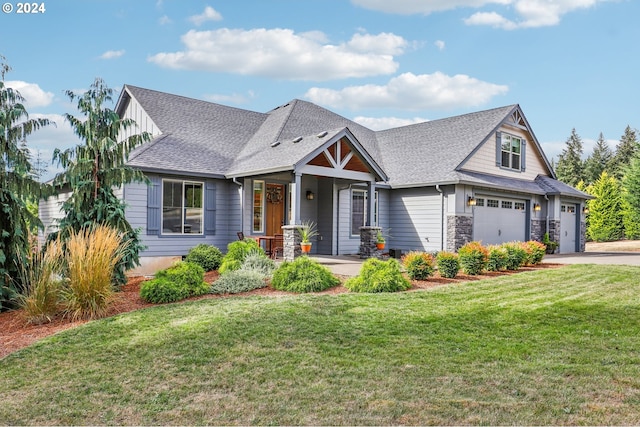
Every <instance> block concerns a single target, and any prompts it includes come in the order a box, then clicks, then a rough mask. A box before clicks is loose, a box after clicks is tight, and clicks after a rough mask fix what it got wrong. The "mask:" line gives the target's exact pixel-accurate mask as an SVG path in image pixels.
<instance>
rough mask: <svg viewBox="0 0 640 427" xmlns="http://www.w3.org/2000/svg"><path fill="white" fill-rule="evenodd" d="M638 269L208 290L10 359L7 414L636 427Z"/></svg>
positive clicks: (0, 395) (29, 419)
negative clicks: (273, 292) (354, 287)
mask: <svg viewBox="0 0 640 427" xmlns="http://www.w3.org/2000/svg"><path fill="white" fill-rule="evenodd" d="M639 274H640V268H637V267H627V266H599V267H598V268H597V269H596V268H593V266H579V265H577V266H565V267H562V268H553V269H542V270H537V271H531V272H523V273H519V274H513V275H505V276H501V277H496V278H493V279H490V280H482V281H475V282H468V283H462V284H461V283H454V284H450V285H445V286H440V287H435V288H432V289H427V290H419V291H416V292H405V293H397V294H329V295H304V296H290V295H281V296H278V297H275V298H274V297H263V296H253V297H233V298H223V299H205V300H200V301H195V302H188V303H183V304H173V305H165V306H159V307H153V308H149V309H145V310H140V311H136V312H132V313H128V314H124V315H120V316H115V317H111V318H107V319H103V320H100V321H95V322H90V323H88V324H86V325H82V326H80V327H78V328H75V329H72V330H68V331H65V332H62V333H60V334H57V335H54V336H52V337H49V338H46V339H44V340H42V341H40V342H38V343H37V344H35V345H33V346H31V347H29V348H26V349H24V350H21V351H18V352H16V353H13V354H10V355H9V356H7V357H5V358H4V359H1V360H0V400H1V401H2V402H3V404H2V405H1V406H0V422H1V423H2V424H138V425H140V424H181V425H186V424H245V425H246V424H325V425H329V424H331V425H338V424H341V425H344V424H349V425H353V424H385V425H389V424H537V425H541V424H590V425H594V424H639V423H640V411H638V407H639V406H640V349H639V347H638V336H640V288H639V287H638V286H637V277H638V275H639Z"/></svg>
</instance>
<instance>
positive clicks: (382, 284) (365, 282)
mask: <svg viewBox="0 0 640 427" xmlns="http://www.w3.org/2000/svg"><path fill="white" fill-rule="evenodd" d="M344 286H345V287H346V288H347V289H349V290H350V291H351V292H397V291H405V290H407V289H409V288H410V287H411V282H409V281H408V280H407V279H406V278H405V277H404V276H403V275H402V272H401V271H400V263H399V262H398V261H397V260H396V259H393V258H392V259H389V260H388V261H381V260H379V259H377V258H369V259H368V260H366V261H365V263H364V264H363V265H362V268H361V269H360V274H359V275H358V276H356V277H352V278H350V279H349V280H347V282H346V283H345V285H344Z"/></svg>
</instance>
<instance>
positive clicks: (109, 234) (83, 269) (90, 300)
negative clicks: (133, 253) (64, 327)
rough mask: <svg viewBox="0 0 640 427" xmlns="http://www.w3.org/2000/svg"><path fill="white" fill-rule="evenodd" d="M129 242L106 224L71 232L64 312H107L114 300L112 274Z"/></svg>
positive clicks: (77, 315)
mask: <svg viewBox="0 0 640 427" xmlns="http://www.w3.org/2000/svg"><path fill="white" fill-rule="evenodd" d="M126 246H127V244H126V243H122V242H121V237H120V234H119V232H118V231H117V230H115V229H113V228H110V227H108V226H106V225H97V226H90V227H84V228H83V229H82V230H80V231H78V232H76V231H71V233H70V236H69V239H68V240H67V248H66V251H67V252H66V260H65V261H66V265H67V276H68V287H67V288H66V289H65V291H64V293H63V294H64V295H63V296H64V299H65V303H66V307H65V314H66V315H69V316H71V317H72V318H73V319H74V320H77V319H95V318H98V317H102V316H104V315H105V314H106V313H107V309H108V306H109V303H110V302H111V300H112V299H113V288H112V282H113V278H114V277H113V273H114V269H115V266H116V264H118V263H119V262H120V259H121V258H122V256H123V251H124V250H126Z"/></svg>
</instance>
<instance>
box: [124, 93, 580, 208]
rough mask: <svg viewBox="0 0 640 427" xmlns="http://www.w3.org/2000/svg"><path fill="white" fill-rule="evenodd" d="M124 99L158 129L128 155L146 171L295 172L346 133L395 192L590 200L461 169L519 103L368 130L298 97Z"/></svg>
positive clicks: (548, 183) (557, 187)
mask: <svg viewBox="0 0 640 427" xmlns="http://www.w3.org/2000/svg"><path fill="white" fill-rule="evenodd" d="M127 96H131V97H133V98H135V99H136V100H137V101H138V102H139V103H140V105H141V106H142V108H143V109H144V110H145V112H146V113H147V114H148V115H149V117H150V119H151V120H153V122H154V123H155V124H156V125H157V127H158V128H159V130H160V131H161V132H162V134H161V135H160V136H158V137H156V138H155V139H154V140H153V141H151V142H150V143H147V144H145V145H143V146H142V147H139V148H138V149H136V150H135V151H134V152H133V153H132V155H131V156H130V159H129V164H130V165H131V166H134V167H138V168H141V169H143V170H147V171H159V172H167V173H180V174H185V175H204V176H218V177H234V176H250V175H256V174H262V173H269V172H276V171H284V170H292V169H293V168H294V167H295V165H296V164H298V162H300V161H301V160H302V159H305V158H306V157H307V156H308V155H309V154H310V153H312V152H313V151H314V150H317V149H318V148H319V147H321V146H322V145H323V144H325V143H327V141H329V140H330V139H331V138H334V137H336V135H343V134H348V135H352V137H353V138H355V142H356V143H357V144H358V145H359V146H360V147H362V148H363V149H364V150H366V153H367V154H368V156H369V158H370V159H371V160H372V162H374V163H375V166H376V168H377V169H378V170H381V171H382V172H383V173H382V174H380V176H384V175H386V176H387V177H388V178H389V181H388V184H389V185H390V186H391V187H392V188H401V187H416V186H423V185H435V184H455V183H471V184H476V185H481V186H486V187H492V188H512V189H519V190H521V191H525V192H528V193H532V194H561V195H567V196H573V197H580V198H585V197H588V196H587V195H586V194H585V193H582V192H580V191H578V190H576V189H574V188H573V187H570V186H568V185H566V184H563V183H561V182H559V181H557V180H555V179H553V178H552V177H546V176H539V177H538V179H536V180H535V181H525V180H513V179H507V178H501V177H496V176H492V175H490V174H482V173H477V172H468V171H463V170H461V169H460V166H461V165H462V164H463V162H464V161H465V160H466V159H467V158H468V156H469V155H471V154H472V153H473V152H474V150H476V149H477V148H478V147H479V146H480V145H481V144H483V143H484V142H485V141H486V140H487V138H489V137H490V136H491V135H493V134H494V132H495V131H496V130H497V129H498V128H499V127H500V126H501V125H502V124H503V123H504V122H505V120H506V119H507V118H508V117H509V116H510V115H511V114H512V113H513V112H514V111H515V110H516V109H519V106H518V105H508V106H505V107H500V108H494V109H490V110H485V111H479V112H475V113H470V114H464V115H460V116H455V117H450V118H445V119H440V120H433V121H428V122H424V123H419V124H414V125H409V126H403V127H398V128H394V129H388V130H383V131H373V130H371V129H368V128H366V127H364V126H362V125H360V124H358V123H356V122H354V121H352V120H349V119H347V118H345V117H342V116H340V115H338V114H336V113H334V112H332V111H329V110H327V109H325V108H322V107H320V106H318V105H315V104H312V103H310V102H306V101H302V100H299V99H294V100H292V101H290V102H289V103H287V104H284V105H282V106H279V107H276V108H274V109H273V110H271V111H269V112H267V113H257V112H253V111H248V110H243V109H239V108H233V107H228V106H224V105H220V104H215V103H211V102H206V101H200V100H196V99H191V98H186V97H182V96H178V95H172V94H168V93H164V92H158V91H154V90H149V89H143V88H140V87H136V86H131V85H126V86H125V91H124V92H123V95H122V96H121V100H120V102H119V103H118V105H119V106H120V108H124V107H123V105H124V104H125V103H126V102H123V97H124V98H126V97H127ZM125 101H126V99H125ZM119 112H120V113H121V111H119ZM294 141H296V142H294ZM536 144H537V141H536Z"/></svg>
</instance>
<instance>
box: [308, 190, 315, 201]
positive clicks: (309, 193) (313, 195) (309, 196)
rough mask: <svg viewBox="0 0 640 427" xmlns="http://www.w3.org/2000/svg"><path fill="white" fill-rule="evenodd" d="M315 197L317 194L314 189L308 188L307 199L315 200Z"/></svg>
mask: <svg viewBox="0 0 640 427" xmlns="http://www.w3.org/2000/svg"><path fill="white" fill-rule="evenodd" d="M314 197H315V194H313V191H311V190H307V200H313V198H314Z"/></svg>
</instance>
